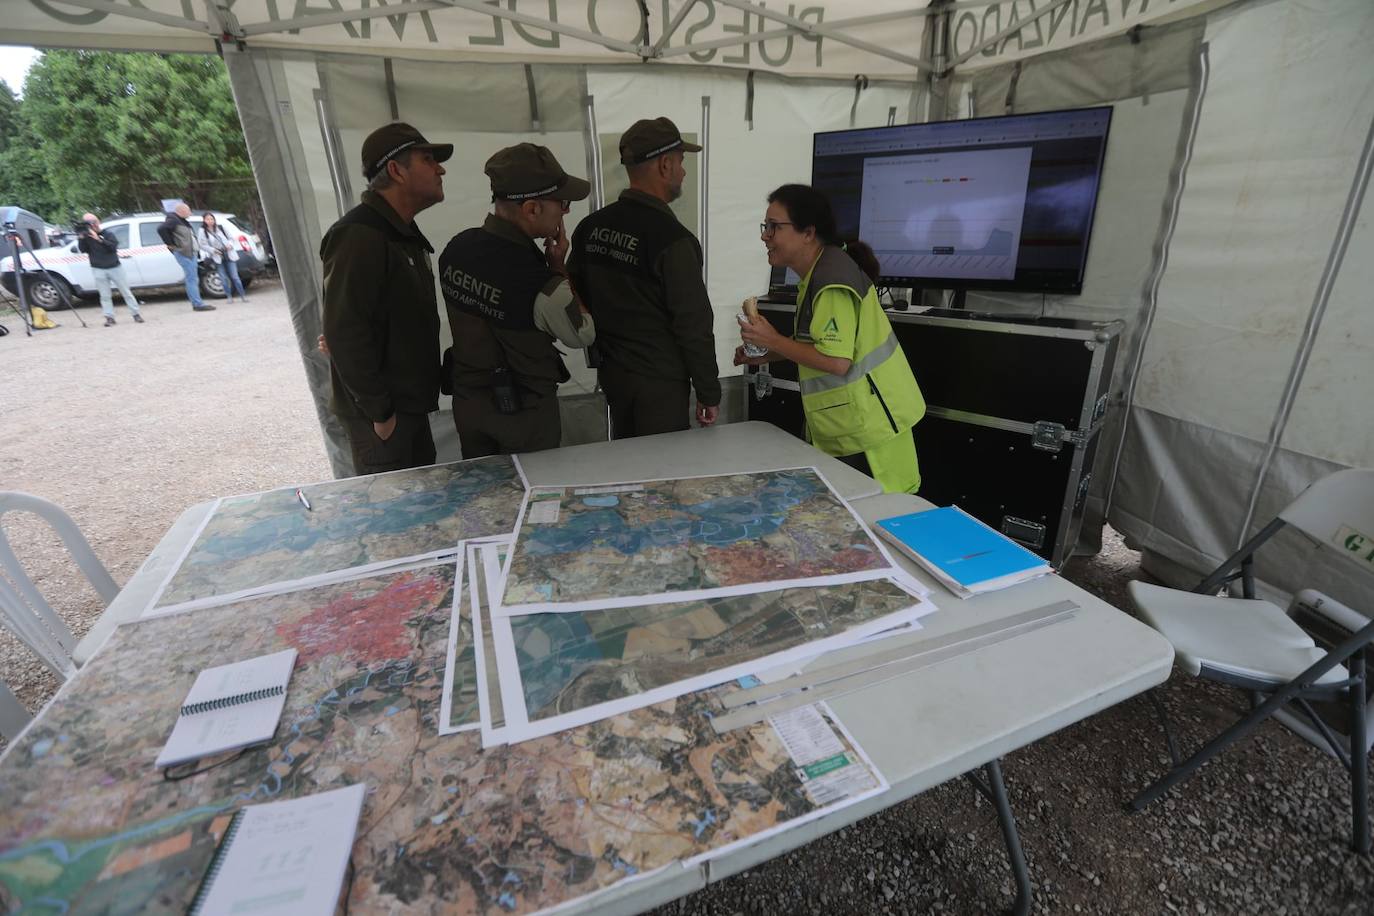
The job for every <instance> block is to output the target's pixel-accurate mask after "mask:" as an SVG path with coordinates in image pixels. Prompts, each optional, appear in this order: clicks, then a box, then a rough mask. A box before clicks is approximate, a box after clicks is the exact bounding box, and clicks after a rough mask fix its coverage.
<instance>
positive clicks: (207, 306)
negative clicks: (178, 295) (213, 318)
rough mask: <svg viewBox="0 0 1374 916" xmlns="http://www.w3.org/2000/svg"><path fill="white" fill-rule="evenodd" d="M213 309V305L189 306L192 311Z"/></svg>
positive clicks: (209, 310)
mask: <svg viewBox="0 0 1374 916" xmlns="http://www.w3.org/2000/svg"><path fill="white" fill-rule="evenodd" d="M214 310H215V307H214V306H213V305H202V306H199V307H197V306H194V305H193V306H191V311H193V312H213V311H214Z"/></svg>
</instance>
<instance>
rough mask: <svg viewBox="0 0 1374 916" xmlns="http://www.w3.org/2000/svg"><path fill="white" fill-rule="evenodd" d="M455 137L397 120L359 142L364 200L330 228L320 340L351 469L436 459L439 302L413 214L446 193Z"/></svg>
mask: <svg viewBox="0 0 1374 916" xmlns="http://www.w3.org/2000/svg"><path fill="white" fill-rule="evenodd" d="M452 155H453V144H451V143H429V142H427V141H426V140H425V138H424V137H423V136H422V135H421V134H420V132H419V131H418V130H416V129H415V128H414V127H411V126H410V125H409V124H403V123H401V122H399V121H397V122H394V123H391V124H387V125H386V126H384V127H380V128H378V129H377V130H375V131H373V132H372V133H371V134H369V135H368V137H367V139H366V140H364V141H363V177H364V178H365V179H367V182H368V189H367V190H366V191H364V192H363V196H362V203H361V204H359V205H358V206H356V207H354V208H353V209H352V210H350V211H348V212H347V213H346V214H344V215H343V217H342V218H341V219H340V220H339V221H338V222H337V223H335V224H334V225H333V226H331V227H330V228H329V231H328V232H326V233H325V236H324V240H323V241H322V242H321V244H320V258H321V260H323V261H324V346H325V347H327V350H328V353H329V355H330V360H331V364H330V370H329V375H330V380H331V382H332V383H333V388H334V391H333V397H332V398H331V399H330V402H329V406H330V409H331V410H333V411H334V413H335V414H337V415H338V417H339V419H340V420H341V421H342V422H343V425H344V430H345V431H346V432H347V433H348V443H349V445H350V447H351V449H352V452H353V470H354V472H355V473H358V474H376V473H379V472H381V471H395V470H399V469H401V468H412V467H421V466H423V465H427V464H433V463H434V458H435V452H434V437H433V435H432V434H431V433H430V431H429V418H428V414H429V413H430V411H433V410H437V409H438V407H439V303H438V300H437V298H436V297H435V295H434V271H433V267H432V266H431V264H430V254H431V253H433V251H434V248H433V247H432V246H431V245H430V244H429V241H428V240H427V239H426V238H425V237H424V235H423V234H422V233H421V232H420V228H419V227H418V226H417V225H415V214H417V213H419V212H420V211H421V210H424V209H426V208H428V207H432V206H434V205H435V204H437V203H439V201H441V200H443V199H444V180H443V175H444V167H443V166H442V165H440V164H439V163H441V162H443V161H444V160H446V159H448V157H449V156H452Z"/></svg>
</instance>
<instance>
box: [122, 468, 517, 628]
mask: <svg viewBox="0 0 1374 916" xmlns="http://www.w3.org/2000/svg"><path fill="white" fill-rule="evenodd" d="M523 495H524V485H523V483H522V482H521V480H520V477H519V475H518V474H517V472H516V469H515V465H514V464H513V463H512V461H511V459H510V458H509V457H506V456H496V457H491V458H477V459H474V460H472V461H459V462H455V463H453V464H440V465H434V466H432V467H423V468H413V469H410V470H405V471H393V472H390V473H386V474H374V475H370V476H366V477H351V478H347V479H345V480H332V481H327V482H325V483H318V484H311V485H309V486H304V487H300V488H299V495H298V491H297V489H296V488H294V487H287V488H284V489H280V490H269V491H267V492H265V493H256V494H253V495H250V496H235V497H228V498H225V499H222V500H220V501H219V503H218V505H217V506H216V507H215V509H214V511H213V513H212V514H211V515H210V517H209V518H208V519H207V521H206V523H205V525H204V526H203V527H202V529H201V530H200V532H199V533H198V534H197V536H196V537H195V539H194V540H193V542H192V544H191V546H190V547H189V548H188V549H187V553H186V555H185V557H184V558H183V559H182V560H181V563H180V565H179V567H178V568H177V569H176V570H175V571H174V572H173V573H172V575H171V576H169V578H168V581H167V582H166V583H165V584H164V585H163V588H162V591H161V592H160V594H159V595H158V597H157V598H156V599H154V601H153V607H154V610H152V611H150V612H149V614H148V616H151V615H153V614H158V613H164V612H165V611H167V610H173V609H182V608H186V607H198V606H204V605H207V604H217V603H222V602H224V601H226V600H232V599H234V598H239V597H246V596H248V595H251V594H264V593H267V592H270V591H279V590H282V589H284V588H290V587H292V586H293V585H297V584H302V583H308V582H310V580H312V579H315V578H317V577H322V576H328V575H330V574H337V573H339V572H340V571H342V570H348V569H362V570H367V569H378V568H383V567H386V566H389V565H392V564H396V563H400V562H404V561H407V560H411V559H418V558H422V557H435V556H442V555H444V554H446V553H452V552H453V551H455V550H457V548H458V542H459V541H460V540H463V539H465V538H475V537H483V536H489V535H497V534H508V533H510V532H511V531H512V530H513V529H514V527H515V517H516V513H517V512H518V510H519V505H520V500H521V498H522V497H523ZM307 507H308V508H307Z"/></svg>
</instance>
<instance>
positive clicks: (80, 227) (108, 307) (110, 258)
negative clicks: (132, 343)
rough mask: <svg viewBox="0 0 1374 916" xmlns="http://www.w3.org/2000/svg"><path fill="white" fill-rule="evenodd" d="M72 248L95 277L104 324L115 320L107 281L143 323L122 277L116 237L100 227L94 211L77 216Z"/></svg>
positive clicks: (135, 301)
mask: <svg viewBox="0 0 1374 916" xmlns="http://www.w3.org/2000/svg"><path fill="white" fill-rule="evenodd" d="M76 247H77V248H79V249H80V250H81V251H82V252H83V253H84V254H85V255H86V257H87V259H89V260H90V262H91V276H92V277H93V278H95V288H96V290H97V291H99V293H100V311H101V312H102V313H104V315H105V327H107V328H108V327H110V326H112V325H113V324H114V323H115V312H114V296H112V295H111V294H110V284H114V285H115V286H117V287H119V294H120V295H121V296H123V297H124V304H125V305H126V306H128V308H129V313H130V314H131V315H133V316H134V321H135V323H137V324H142V323H143V315H142V314H141V313H140V312H139V310H138V300H137V299H135V298H134V292H133V290H131V289H129V281H128V280H127V279H126V278H125V276H124V265H123V264H120V263H119V240H118V239H116V238H115V234H114V233H113V232H111V231H110V230H108V229H101V228H100V220H98V219H96V218H95V214H94V213H87V214H84V215H83V216H82V217H81V222H80V223H79V224H77V226H76Z"/></svg>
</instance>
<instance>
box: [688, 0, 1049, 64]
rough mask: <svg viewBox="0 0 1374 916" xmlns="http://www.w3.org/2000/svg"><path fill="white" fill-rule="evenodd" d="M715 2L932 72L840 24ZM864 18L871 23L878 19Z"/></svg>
mask: <svg viewBox="0 0 1374 916" xmlns="http://www.w3.org/2000/svg"><path fill="white" fill-rule="evenodd" d="M715 2H716V3H720V4H722V5H724V6H732V7H734V8H735V9H737V10H743V11H744V12H746V13H753V14H754V15H755V16H758V17H759V18H760V19H772V20H773V21H774V22H781V23H785V24H787V25H790V26H792V27H793V28H795V29H800V30H801V31H802V32H804V33H806V34H808V35H821V36H824V37H825V38H829V39H830V40H831V41H838V42H839V43H840V44H845V45H850V46H851V47H855V48H858V49H859V50H860V51H867V52H868V53H870V54H876V55H878V56H879V57H886V58H889V59H890V60H895V61H898V62H900V63H903V64H909V65H911V66H913V67H915V68H916V69H917V71H919V72H926V71H929V70H930V62H929V61H925V60H921V59H920V58H919V57H912V56H911V55H909V54H901V53H898V52H897V51H891V50H888V49H887V48H883V47H879V46H878V45H875V44H873V43H872V42H868V41H863V40H862V39H858V38H853V37H851V36H849V35H846V34H844V33H843V32H841V31H840V30H839V25H840V24H839V23H831V24H830V25H818V24H816V23H812V22H807V21H806V20H804V19H798V18H796V17H795V16H789V15H787V14H786V13H780V12H778V11H776V10H770V9H768V8H767V7H763V6H759V5H757V4H754V3H750V2H749V0H715ZM915 15H917V14H916V13H914V12H910V11H908V12H905V13H902V14H900V16H901V17H909V16H915ZM863 18H864V19H866V20H868V21H870V22H871V21H873V20H874V18H876V17H863ZM891 18H899V15H898V14H893V15H892V17H891ZM1028 21H1029V20H1028ZM747 38H748V42H749V43H750V44H752V43H753V42H755V41H757V40H758V39H757V36H754V35H750V36H747Z"/></svg>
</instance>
